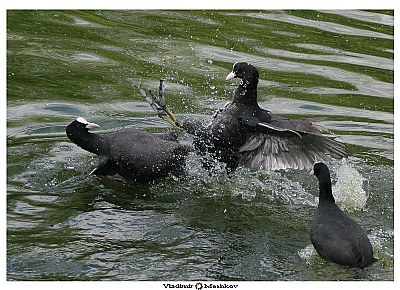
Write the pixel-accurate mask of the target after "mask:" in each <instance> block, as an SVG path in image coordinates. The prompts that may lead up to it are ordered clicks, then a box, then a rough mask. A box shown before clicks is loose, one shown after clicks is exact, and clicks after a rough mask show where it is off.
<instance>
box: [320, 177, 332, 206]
mask: <svg viewBox="0 0 400 290" xmlns="http://www.w3.org/2000/svg"><path fill="white" fill-rule="evenodd" d="M319 202H320V203H321V202H333V203H334V202H335V198H334V197H333V194H332V184H331V180H330V178H329V180H327V181H322V182H319Z"/></svg>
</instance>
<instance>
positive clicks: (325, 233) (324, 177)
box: [310, 163, 376, 268]
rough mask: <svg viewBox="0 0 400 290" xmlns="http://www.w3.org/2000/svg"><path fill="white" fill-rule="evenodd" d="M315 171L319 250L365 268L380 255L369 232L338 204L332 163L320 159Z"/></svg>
mask: <svg viewBox="0 0 400 290" xmlns="http://www.w3.org/2000/svg"><path fill="white" fill-rule="evenodd" d="M313 171H314V174H315V175H316V176H317V178H318V181H319V189H320V194H319V204H318V209H317V212H316V215H315V218H314V221H313V223H312V225H311V228H310V239H311V243H312V244H313V246H314V248H315V250H316V251H317V253H318V254H319V255H320V256H321V257H322V258H324V259H326V260H329V261H332V262H335V263H337V264H339V265H344V266H350V267H359V268H363V267H366V266H368V265H370V264H372V263H373V262H375V261H376V259H375V258H374V257H373V250H372V246H371V242H370V241H369V239H368V237H367V235H366V234H365V232H364V231H363V229H362V228H361V226H360V225H359V224H358V223H357V222H356V221H354V220H353V219H351V218H349V217H348V216H347V215H346V214H345V213H344V212H343V211H342V210H341V209H340V208H339V207H338V206H337V205H336V204H335V199H334V197H333V195H332V187H331V180H330V174H329V169H328V167H327V166H326V165H325V164H323V163H316V164H315V165H314V170H313Z"/></svg>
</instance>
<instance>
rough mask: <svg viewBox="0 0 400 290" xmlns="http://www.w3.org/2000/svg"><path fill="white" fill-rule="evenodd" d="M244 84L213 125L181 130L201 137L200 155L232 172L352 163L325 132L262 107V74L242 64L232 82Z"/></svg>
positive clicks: (189, 124)
mask: <svg viewBox="0 0 400 290" xmlns="http://www.w3.org/2000/svg"><path fill="white" fill-rule="evenodd" d="M231 78H239V79H240V83H239V86H238V88H237V89H236V91H235V96H234V98H233V100H232V101H231V102H229V103H228V104H226V105H225V107H224V108H222V109H220V110H219V111H218V112H217V114H216V115H215V116H214V119H213V120H212V122H211V123H210V124H209V125H200V124H199V123H194V122H182V123H180V124H179V125H180V126H181V127H183V128H184V129H185V130H186V131H187V132H188V133H190V134H193V135H195V136H197V140H195V145H196V147H197V148H198V151H200V152H204V151H207V152H209V153H210V154H211V155H212V156H213V157H214V158H215V159H217V160H219V161H222V162H225V163H226V164H227V167H228V169H231V170H233V169H235V168H236V167H237V166H239V165H241V166H244V167H247V168H249V169H250V170H252V171H257V170H259V169H267V170H276V169H286V168H293V169H303V168H311V167H312V165H313V163H314V161H315V158H318V159H319V160H323V161H328V160H330V157H333V158H336V159H341V158H343V157H347V153H346V150H345V146H344V144H342V143H341V142H339V141H336V140H335V139H334V138H333V137H331V136H323V135H321V132H322V131H323V130H322V128H321V127H319V126H315V125H314V124H313V123H312V122H311V121H310V120H309V119H298V120H297V119H288V118H283V117H279V116H275V115H272V114H270V112H269V111H268V110H264V109H262V108H260V106H259V105H258V103H257V85H258V79H259V73H258V70H257V69H256V68H255V67H254V66H252V65H251V64H249V63H245V62H238V63H235V64H234V65H233V70H232V72H231V73H230V74H228V76H227V78H226V79H227V80H228V79H231Z"/></svg>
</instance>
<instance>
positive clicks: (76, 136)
mask: <svg viewBox="0 0 400 290" xmlns="http://www.w3.org/2000/svg"><path fill="white" fill-rule="evenodd" d="M67 135H68V137H69V138H70V139H71V141H72V142H74V143H75V144H76V145H78V146H79V147H81V148H82V149H84V150H86V151H89V152H91V153H94V154H101V153H102V152H103V151H104V148H103V147H104V144H103V140H102V137H101V136H100V135H98V134H93V133H90V132H88V131H85V130H67Z"/></svg>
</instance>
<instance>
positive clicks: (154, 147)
mask: <svg viewBox="0 0 400 290" xmlns="http://www.w3.org/2000/svg"><path fill="white" fill-rule="evenodd" d="M98 127H100V126H99V125H97V124H95V123H89V122H88V121H86V120H85V119H84V118H82V117H79V118H77V119H76V120H74V121H73V122H72V123H71V124H69V125H68V126H67V129H66V132H67V136H68V138H69V139H70V140H71V141H72V142H74V143H75V144H77V145H78V146H79V147H81V148H82V149H84V150H86V151H89V152H91V153H94V154H97V155H98V156H99V164H98V166H97V168H96V169H95V170H94V171H93V172H92V173H93V174H96V175H104V176H109V177H113V178H117V179H122V180H124V181H126V182H138V183H147V182H150V181H152V180H155V179H157V178H160V177H164V176H167V175H169V173H172V174H175V175H179V174H180V173H181V172H182V170H183V168H184V165H185V157H186V155H187V154H188V153H189V151H190V150H191V147H190V146H187V145H183V144H179V143H178V142H177V136H178V134H177V133H176V132H174V131H172V132H168V133H162V134H161V133H160V134H150V133H147V132H143V131H140V130H137V129H134V128H125V129H121V130H118V131H116V132H113V133H109V134H94V133H90V132H89V131H88V130H89V129H91V128H98Z"/></svg>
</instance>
